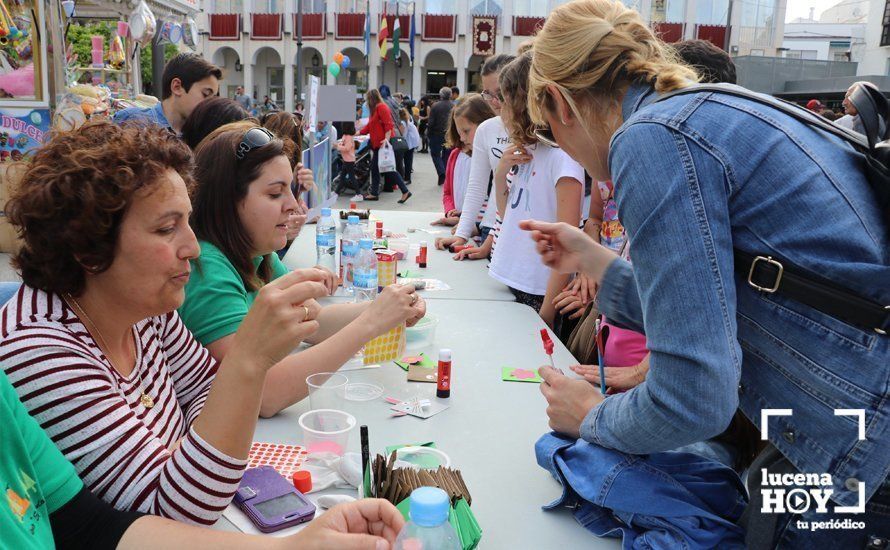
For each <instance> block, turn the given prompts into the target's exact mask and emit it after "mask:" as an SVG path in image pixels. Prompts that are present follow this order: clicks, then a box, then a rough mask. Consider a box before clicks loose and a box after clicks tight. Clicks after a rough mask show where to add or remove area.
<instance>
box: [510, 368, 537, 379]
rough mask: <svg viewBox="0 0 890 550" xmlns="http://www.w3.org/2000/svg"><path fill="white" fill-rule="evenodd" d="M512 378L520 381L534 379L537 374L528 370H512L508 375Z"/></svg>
mask: <svg viewBox="0 0 890 550" xmlns="http://www.w3.org/2000/svg"><path fill="white" fill-rule="evenodd" d="M510 374H511V375H512V376H513V378H518V379H520V380H525V379H526V378H536V377H537V374H535V371H533V370H528V369H513V372H511V373H510Z"/></svg>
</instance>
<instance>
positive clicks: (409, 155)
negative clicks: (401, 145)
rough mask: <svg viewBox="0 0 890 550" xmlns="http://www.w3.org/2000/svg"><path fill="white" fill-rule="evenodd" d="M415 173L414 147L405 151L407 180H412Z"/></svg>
mask: <svg viewBox="0 0 890 550" xmlns="http://www.w3.org/2000/svg"><path fill="white" fill-rule="evenodd" d="M412 173H414V149H408V150H407V151H405V180H406V181H411V174H412Z"/></svg>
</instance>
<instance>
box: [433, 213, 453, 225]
mask: <svg viewBox="0 0 890 550" xmlns="http://www.w3.org/2000/svg"><path fill="white" fill-rule="evenodd" d="M458 223H460V213H458V214H457V216H447V215H446V216H445V217H443V218H438V219H436V220H434V221H431V222H430V225H447V226H455V225H457V224H458Z"/></svg>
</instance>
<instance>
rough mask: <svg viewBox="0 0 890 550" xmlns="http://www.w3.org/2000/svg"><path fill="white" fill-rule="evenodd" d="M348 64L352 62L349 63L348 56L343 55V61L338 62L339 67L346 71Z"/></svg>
mask: <svg viewBox="0 0 890 550" xmlns="http://www.w3.org/2000/svg"><path fill="white" fill-rule="evenodd" d="M350 63H352V61H350V59H349V56H348V55H344V56H343V61H341V62H340V66H341V67H343V68H344V69H348V68H349V64H350Z"/></svg>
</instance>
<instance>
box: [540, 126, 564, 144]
mask: <svg viewBox="0 0 890 550" xmlns="http://www.w3.org/2000/svg"><path fill="white" fill-rule="evenodd" d="M535 137H536V138H538V141H540V142H541V143H543V144H544V145H549V146H550V147H554V148H556V149H559V144H558V143H556V138H555V137H553V130H551V129H550V126H539V127H537V128H535Z"/></svg>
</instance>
